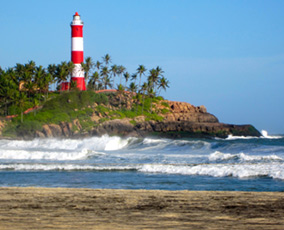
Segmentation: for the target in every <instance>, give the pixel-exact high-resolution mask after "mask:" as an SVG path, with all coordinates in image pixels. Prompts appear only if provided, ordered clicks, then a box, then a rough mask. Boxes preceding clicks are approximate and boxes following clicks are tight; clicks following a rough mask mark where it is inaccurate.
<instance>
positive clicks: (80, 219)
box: [0, 187, 284, 229]
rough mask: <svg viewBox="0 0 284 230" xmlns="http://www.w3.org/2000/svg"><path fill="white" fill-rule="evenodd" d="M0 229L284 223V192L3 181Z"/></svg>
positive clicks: (258, 226) (265, 226)
mask: <svg viewBox="0 0 284 230" xmlns="http://www.w3.org/2000/svg"><path fill="white" fill-rule="evenodd" d="M0 197H1V199H0V229H26V228H27V226H29V229H82V227H83V229H161V228H164V229H173V228H175V229H283V226H284V219H283V213H284V193H283V192H235V191H233V192H229V191H228V192H227V191H187V190H185V191H167V190H119V189H86V188H43V187H0Z"/></svg>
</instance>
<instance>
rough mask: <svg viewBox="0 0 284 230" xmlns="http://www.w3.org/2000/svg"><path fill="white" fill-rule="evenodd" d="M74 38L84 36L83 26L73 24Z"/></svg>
mask: <svg viewBox="0 0 284 230" xmlns="http://www.w3.org/2000/svg"><path fill="white" fill-rule="evenodd" d="M71 28H72V38H74V37H83V26H72V27H71Z"/></svg>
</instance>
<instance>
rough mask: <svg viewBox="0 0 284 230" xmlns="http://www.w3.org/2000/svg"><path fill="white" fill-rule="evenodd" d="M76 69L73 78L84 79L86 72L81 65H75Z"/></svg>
mask: <svg viewBox="0 0 284 230" xmlns="http://www.w3.org/2000/svg"><path fill="white" fill-rule="evenodd" d="M74 65H75V66H74V69H73V71H72V77H84V70H83V68H82V66H81V64H74Z"/></svg>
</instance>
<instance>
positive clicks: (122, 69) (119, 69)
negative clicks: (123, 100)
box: [117, 65, 126, 85]
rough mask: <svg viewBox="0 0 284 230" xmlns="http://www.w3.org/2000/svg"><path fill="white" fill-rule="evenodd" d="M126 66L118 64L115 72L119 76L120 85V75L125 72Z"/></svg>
mask: <svg viewBox="0 0 284 230" xmlns="http://www.w3.org/2000/svg"><path fill="white" fill-rule="evenodd" d="M125 70H126V68H125V67H124V66H122V65H120V66H118V71H117V74H118V75H119V76H120V85H121V75H122V74H123V73H124V72H125Z"/></svg>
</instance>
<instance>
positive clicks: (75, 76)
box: [71, 12, 86, 90]
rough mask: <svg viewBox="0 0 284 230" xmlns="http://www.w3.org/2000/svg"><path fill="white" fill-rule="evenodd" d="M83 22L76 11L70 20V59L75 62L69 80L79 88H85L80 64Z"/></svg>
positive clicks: (82, 54) (82, 56) (82, 48)
mask: <svg viewBox="0 0 284 230" xmlns="http://www.w3.org/2000/svg"><path fill="white" fill-rule="evenodd" d="M83 24H84V23H83V22H82V20H81V17H80V15H79V14H78V12H76V13H75V15H73V21H72V22H71V37H72V38H71V61H72V62H73V63H74V64H75V67H74V70H73V72H72V77H71V81H74V82H76V84H77V88H78V89H80V90H86V84H85V78H84V75H85V72H84V70H83V69H82V65H81V63H82V62H83V61H84V46H83Z"/></svg>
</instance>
